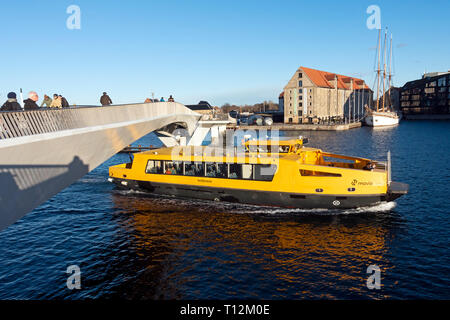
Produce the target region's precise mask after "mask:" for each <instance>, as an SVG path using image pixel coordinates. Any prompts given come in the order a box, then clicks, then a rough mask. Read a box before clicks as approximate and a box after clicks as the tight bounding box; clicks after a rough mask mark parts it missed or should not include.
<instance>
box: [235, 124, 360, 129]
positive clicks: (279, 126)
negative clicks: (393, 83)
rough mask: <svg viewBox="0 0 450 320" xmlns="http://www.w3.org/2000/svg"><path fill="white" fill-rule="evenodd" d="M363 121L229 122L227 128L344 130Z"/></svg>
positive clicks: (358, 126)
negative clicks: (266, 123)
mask: <svg viewBox="0 0 450 320" xmlns="http://www.w3.org/2000/svg"><path fill="white" fill-rule="evenodd" d="M361 125H362V123H361V122H351V123H342V124H310V123H289V124H287V123H274V124H272V125H271V126H267V125H262V126H258V125H236V124H229V125H228V126H227V129H231V130H238V129H240V130H255V129H257V130H282V131H344V130H350V129H355V128H360V127H361Z"/></svg>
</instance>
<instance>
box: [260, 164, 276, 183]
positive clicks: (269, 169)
mask: <svg viewBox="0 0 450 320" xmlns="http://www.w3.org/2000/svg"><path fill="white" fill-rule="evenodd" d="M254 169H255V180H259V181H272V180H273V176H274V175H275V172H276V171H277V166H276V165H271V164H256V165H254Z"/></svg>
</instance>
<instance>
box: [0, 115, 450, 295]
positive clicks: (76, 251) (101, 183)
mask: <svg viewBox="0 0 450 320" xmlns="http://www.w3.org/2000/svg"><path fill="white" fill-rule="evenodd" d="M291 134H292V135H298V134H302V135H304V136H308V137H309V138H310V146H314V147H320V148H322V149H324V150H327V151H332V152H338V153H342V154H348V155H358V156H363V157H368V158H374V159H380V160H383V159H385V158H386V153H387V151H388V150H391V152H392V161H393V164H392V169H393V180H396V181H401V182H405V183H408V184H409V185H410V193H409V194H408V195H407V196H405V197H402V198H400V199H398V200H397V202H396V203H387V204H382V205H379V206H376V207H374V208H360V209H354V210H346V211H336V210H334V211H333V210H316V211H308V210H284V209H274V208H261V207H254V206H242V205H233V204H225V203H212V202H205V201H195V200H191V201H189V200H179V199H173V198H161V197H152V196H147V195H145V194H140V193H135V192H134V193H133V192H125V191H116V190H114V189H113V187H112V185H111V184H109V183H108V182H107V180H106V179H107V171H108V167H109V166H110V165H113V164H117V163H121V162H124V161H126V160H127V159H128V156H127V155H120V154H119V155H116V156H114V157H113V158H111V159H110V160H108V161H107V162H106V163H104V164H103V165H102V166H100V167H99V168H97V169H95V170H94V171H93V172H91V173H90V174H88V175H87V176H85V177H84V178H82V179H80V180H79V181H77V182H76V183H74V184H73V185H72V186H70V187H69V188H67V189H66V190H64V191H62V192H61V193H59V194H58V195H56V196H55V197H53V198H52V199H51V200H49V201H48V202H46V203H45V204H44V205H42V206H41V207H39V208H37V209H36V210H34V211H33V212H32V213H30V214H28V215H27V216H25V217H24V218H23V219H21V220H20V221H18V222H17V223H15V224H14V225H12V226H10V227H9V228H8V229H6V230H4V231H2V232H1V233H0V244H1V246H0V298H1V299H52V298H67V299H80V298H99V297H102V298H117V297H119V298H126V299H199V298H201V299H204V298H206V299H227V298H255V299H321V298H325V299H353V298H357V299H413V298H426V299H449V298H450V249H449V245H450V237H449V231H450V204H449V194H450V157H449V154H450V139H449V138H450V122H425V121H422V122H402V123H401V125H400V126H398V127H397V128H391V129H383V130H373V129H370V128H366V127H363V128H361V129H354V130H351V131H347V132H301V133H295V134H293V133H291ZM149 141H150V142H151V141H153V140H152V138H151V137H146V138H144V139H143V140H142V141H141V142H140V143H142V144H150V143H149ZM72 264H76V265H78V266H80V268H81V286H82V288H81V290H73V291H71V290H69V289H67V287H66V279H67V277H68V275H67V274H66V268H67V266H69V265H72ZM372 264H375V265H378V266H379V267H380V269H381V289H380V290H369V289H368V288H367V286H366V280H367V277H368V274H367V273H366V270H367V267H368V266H369V265H372Z"/></svg>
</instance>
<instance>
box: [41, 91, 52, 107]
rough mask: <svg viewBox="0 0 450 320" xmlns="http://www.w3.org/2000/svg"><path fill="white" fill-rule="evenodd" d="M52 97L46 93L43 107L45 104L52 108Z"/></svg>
mask: <svg viewBox="0 0 450 320" xmlns="http://www.w3.org/2000/svg"><path fill="white" fill-rule="evenodd" d="M52 101H53V100H52V98H50V97H49V96H48V95H46V94H44V100H42V103H41V108H42V106H43V105H44V104H45V105H46V106H47V108H50V105H51V104H52Z"/></svg>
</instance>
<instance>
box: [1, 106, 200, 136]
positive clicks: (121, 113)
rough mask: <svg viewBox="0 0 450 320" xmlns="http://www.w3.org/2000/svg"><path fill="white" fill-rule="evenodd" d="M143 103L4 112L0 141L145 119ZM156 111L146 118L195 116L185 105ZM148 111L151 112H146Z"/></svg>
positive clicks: (151, 111)
mask: <svg viewBox="0 0 450 320" xmlns="http://www.w3.org/2000/svg"><path fill="white" fill-rule="evenodd" d="M142 105H143V104H126V105H113V106H106V107H88V106H83V107H71V108H63V109H53V108H51V109H48V108H45V109H44V108H43V109H38V110H26V111H25V110H24V111H3V112H0V139H10V138H17V137H24V136H30V135H36V134H43V133H50V132H55V131H62V130H70V129H78V128H84V127H89V126H98V125H106V124H112V123H117V122H120V121H121V120H122V119H125V118H126V119H130V117H131V119H134V120H139V119H142V116H143V114H142V110H138V109H139V108H142ZM151 105H152V108H150V111H146V114H144V116H147V117H155V116H159V115H163V114H167V113H168V112H169V113H173V114H177V113H180V112H183V113H193V112H192V111H191V110H189V109H187V108H186V107H185V106H184V105H182V104H179V103H176V102H173V103H151ZM146 110H147V109H146Z"/></svg>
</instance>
